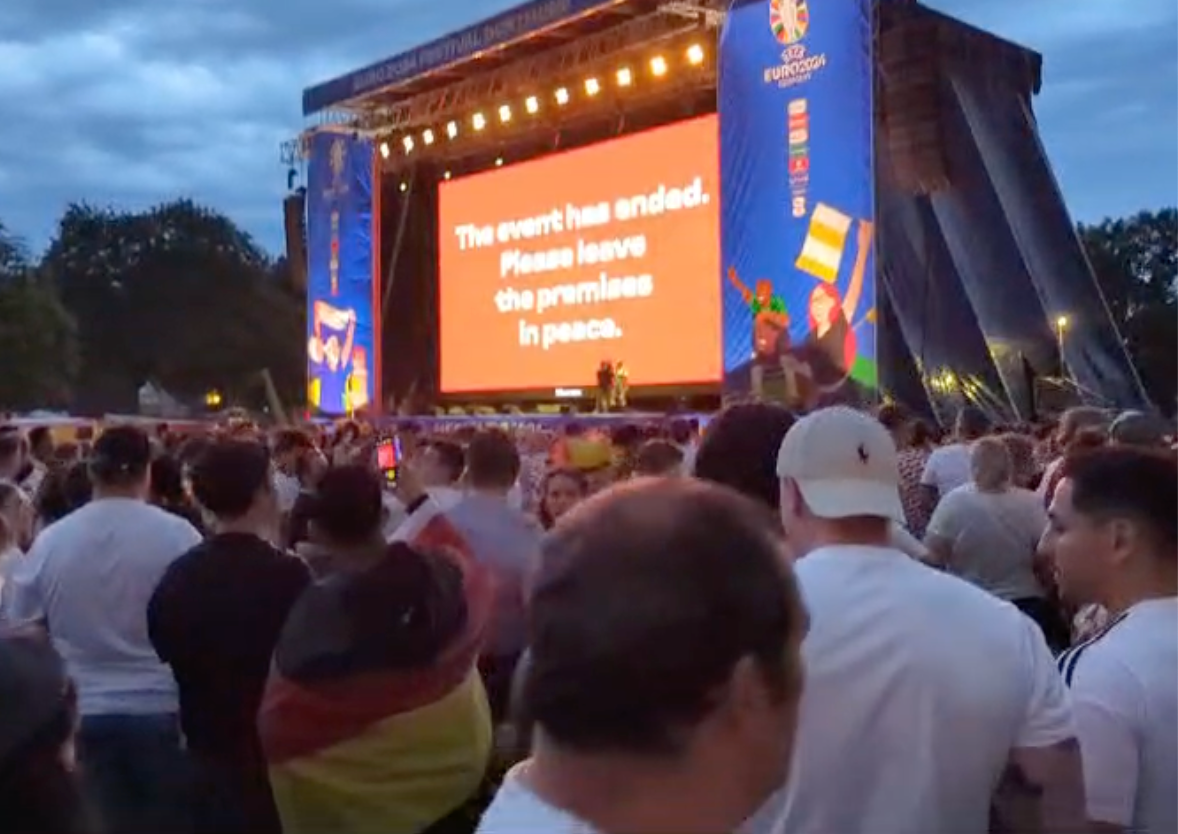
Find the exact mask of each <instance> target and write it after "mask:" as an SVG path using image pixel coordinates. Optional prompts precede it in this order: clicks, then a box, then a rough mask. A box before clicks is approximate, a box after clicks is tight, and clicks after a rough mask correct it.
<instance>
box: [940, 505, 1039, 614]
mask: <svg viewBox="0 0 1178 834" xmlns="http://www.w3.org/2000/svg"><path fill="white" fill-rule="evenodd" d="M1046 528H1047V511H1046V510H1045V509H1044V507H1043V502H1042V500H1040V498H1039V497H1038V496H1037V495H1035V493H1033V492H1030V491H1029V490H1025V489H1019V488H1017V487H1012V488H1010V489H1007V490H1005V491H1003V492H982V491H980V490H978V489H977V488H976V487H975V486H974V485H973V484H965V485H964V486H959V487H957V488H956V489H954V490H953V491H951V492H950V493H949V494H948V495H946V496H944V497H943V498H942V499H941V501H940V503H939V504H937V509H936V510H935V511H934V512H933V517H932V519H931V520H930V521H929V525H928V531H927V534H926V535H927V538H928V539H931V538H932V537H934V536H935V537H936V538H938V539H942V540H944V541H946V542H948V544H949V546H950V548H951V554H950V556H949V561H948V563H947V564H946V565H945V567H946V569H947V570H948V571H949V572H950V573H952V574H955V575H956V576H959V577H961V578H962V579H965V580H967V581H969V582H972V583H973V584H975V585H977V586H978V587H980V588H983V589H984V590H987V591H989V592H990V593H992V594H994V596H996V597H999V598H1001V599H1005V600H1015V599H1026V598H1030V597H1041V596H1043V595H1044V592H1043V588H1042V587H1041V586H1040V585H1039V581H1038V580H1037V579H1036V578H1035V572H1034V568H1033V563H1034V557H1035V550H1036V548H1037V547H1038V545H1039V538H1040V537H1041V536H1042V535H1043V531H1044V530H1045V529H1046Z"/></svg>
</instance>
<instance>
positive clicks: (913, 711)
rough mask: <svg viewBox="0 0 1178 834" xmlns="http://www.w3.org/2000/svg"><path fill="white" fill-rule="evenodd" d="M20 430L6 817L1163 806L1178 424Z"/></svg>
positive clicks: (1176, 647) (403, 827)
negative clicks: (385, 447)
mask: <svg viewBox="0 0 1178 834" xmlns="http://www.w3.org/2000/svg"><path fill="white" fill-rule="evenodd" d="M389 431H390V432H391V431H395V432H396V435H397V439H398V443H399V444H400V448H401V450H402V457H401V458H400V460H399V461H398V462H397V466H396V468H395V470H390V469H388V468H387V467H386V468H384V469H382V468H381V467H380V466H379V465H378V462H377V455H376V453H375V448H376V445H377V443H378V441H380V440H381V439H383V437H384V436H385V434H384V433H383V432H382V431H381V430H380V429H376V428H373V427H371V426H366V425H363V424H360V423H356V422H346V423H342V424H340V425H338V426H335V427H332V428H323V427H315V426H307V427H302V428H277V429H271V430H263V429H260V428H258V427H257V426H255V425H253V424H250V423H248V422H242V421H236V422H234V423H232V424H227V425H222V426H217V427H214V428H211V429H210V430H209V431H208V432H206V433H203V434H198V435H192V436H185V437H181V436H178V435H171V434H169V433H168V432H166V431H161V432H156V433H154V434H151V433H148V432H145V431H144V430H143V429H141V428H137V427H132V426H112V427H108V428H106V429H105V430H104V431H102V432H101V433H100V434H99V435H98V436H97V437H96V438H95V439H94V440H93V442H92V443H91V442H87V443H85V444H55V443H54V441H53V438H52V437H51V436H50V435H49V434H48V432H43V431H33V432H29V433H27V434H25V433H22V432H21V431H18V430H13V429H0V830H2V831H4V832H11V834H104V833H105V834H165V833H166V832H184V834H279V832H285V834H321V833H322V832H338V834H378V832H379V834H457V833H458V832H463V834H465V833H466V832H474V831H479V832H482V834H526V832H552V833H553V834H560V832H564V833H565V834H593V832H601V834H607V833H608V834H623V832H625V833H626V834H629V832H634V834H646V833H647V832H649V834H661V832H685V833H686V832H700V833H701V834H703V832H709V834H720V832H742V834H744V832H747V834H853V832H861V833H862V834H925V833H926V832H927V834H944V833H947V832H963V834H964V833H971V834H972V833H973V832H977V834H982V832H1015V831H1027V832H1039V831H1044V832H1059V833H1060V834H1063V833H1064V832H1069V833H1070V832H1081V831H1092V832H1134V833H1135V834H1136V833H1137V832H1141V833H1143V834H1173V832H1176V831H1178V800H1176V795H1175V785H1176V784H1178V456H1176V454H1175V450H1174V448H1173V446H1172V444H1173V442H1174V441H1173V438H1172V437H1170V436H1168V435H1167V431H1166V427H1165V426H1164V425H1161V424H1159V423H1157V422H1155V421H1154V419H1153V418H1152V417H1151V416H1149V415H1145V414H1137V413H1129V414H1123V415H1120V416H1117V417H1115V419H1110V415H1108V414H1107V413H1105V412H1103V411H1100V410H1096V409H1087V408H1080V409H1073V410H1072V411H1070V412H1068V413H1066V414H1065V415H1064V416H1063V418H1062V419H1061V420H1060V421H1059V422H1058V424H1054V425H1051V426H1041V427H1027V426H1005V427H997V426H993V425H990V424H989V422H988V421H987V420H986V418H985V416H984V415H983V414H982V413H981V412H978V411H975V410H973V409H970V408H966V409H963V410H962V411H961V412H960V414H959V415H958V419H957V422H956V425H955V427H954V430H953V431H952V432H951V433H950V434H949V435H948V436H945V437H940V436H939V434H938V432H937V431H936V430H935V429H933V428H931V427H930V426H929V425H927V424H926V423H924V422H922V421H920V420H918V419H915V418H914V417H913V416H912V415H910V414H907V413H906V412H905V411H904V410H903V409H901V408H899V407H896V406H894V405H885V406H882V407H880V408H879V409H877V410H876V411H875V412H874V413H868V412H865V411H861V410H854V409H850V408H845V407H834V408H826V409H821V410H818V411H814V412H812V413H810V414H808V415H805V416H802V417H797V416H795V415H794V414H792V413H791V412H789V411H787V410H785V409H783V408H781V407H778V406H775V405H771V404H766V403H757V402H749V403H740V404H734V405H730V406H728V407H726V408H725V409H724V410H723V411H721V412H720V413H719V414H717V415H715V416H714V417H713V418H712V419H711V420H710V421H709V422H708V423H707V425H706V427H704V428H703V430H702V431H701V429H700V427H699V425H698V424H697V423H695V422H693V421H691V420H688V419H671V418H667V419H665V420H658V421H652V420H646V421H641V422H619V423H616V424H614V425H613V427H611V428H610V429H609V430H608V431H604V430H601V429H598V428H594V427H593V426H589V425H583V424H577V423H576V422H575V421H573V422H570V423H568V424H567V425H565V426H563V427H561V428H560V429H558V430H552V429H546V428H539V427H535V426H528V425H517V426H515V427H507V428H504V427H495V428H473V427H466V426H462V427H457V428H451V429H449V430H438V431H425V430H423V427H421V426H419V425H412V424H408V423H402V424H400V425H399V426H398V427H396V428H395V429H393V428H390V429H389Z"/></svg>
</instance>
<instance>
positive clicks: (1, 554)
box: [0, 481, 33, 624]
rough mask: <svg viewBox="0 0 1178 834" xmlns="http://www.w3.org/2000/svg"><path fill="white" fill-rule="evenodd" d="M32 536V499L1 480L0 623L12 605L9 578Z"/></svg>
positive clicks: (14, 486) (3, 620)
mask: <svg viewBox="0 0 1178 834" xmlns="http://www.w3.org/2000/svg"><path fill="white" fill-rule="evenodd" d="M32 540H33V505H32V502H30V501H29V498H28V496H27V495H25V493H24V490H22V489H21V488H20V487H18V486H17V485H16V484H14V483H12V482H11V481H0V624H3V623H4V622H5V621H6V620H7V618H8V617H9V609H10V608H11V602H10V601H9V598H10V597H11V595H12V590H11V589H10V588H8V579H9V577H10V576H11V575H12V574H13V572H14V571H15V570H16V569H17V566H18V565H19V563H20V561H21V559H23V558H24V555H25V551H26V550H28V548H29V545H30V544H31V543H32ZM6 588H8V589H7V590H6Z"/></svg>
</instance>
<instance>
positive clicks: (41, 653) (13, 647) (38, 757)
mask: <svg viewBox="0 0 1178 834" xmlns="http://www.w3.org/2000/svg"><path fill="white" fill-rule="evenodd" d="M76 727H77V711H76V698H75V695H74V690H73V686H72V684H71V683H70V680H69V677H68V676H67V675H66V670H65V664H63V663H62V661H61V658H60V657H59V656H58V655H57V653H56V652H54V651H53V649H52V647H51V646H50V645H49V644H48V643H47V642H45V641H44V640H40V639H36V638H30V637H23V636H0V826H2V827H3V830H4V832H5V834H94V832H97V830H98V829H97V826H96V825H95V821H94V819H93V817H92V815H91V814H90V813H89V812H88V810H87V806H86V803H85V802H84V801H83V797H82V791H81V787H80V785H79V783H78V778H77V773H76V768H75V764H76V756H75V753H74V751H75V743H76V741H75V730H76Z"/></svg>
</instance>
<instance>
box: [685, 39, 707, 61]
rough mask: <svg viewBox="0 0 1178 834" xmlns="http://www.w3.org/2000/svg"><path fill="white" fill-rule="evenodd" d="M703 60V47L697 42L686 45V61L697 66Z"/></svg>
mask: <svg viewBox="0 0 1178 834" xmlns="http://www.w3.org/2000/svg"><path fill="white" fill-rule="evenodd" d="M703 62H704V48H703V47H702V46H700V45H699V44H698V43H693V44H692V45H691V46H689V47H687V63H689V64H692V65H693V66H698V65H699V64H702V63H703Z"/></svg>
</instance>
